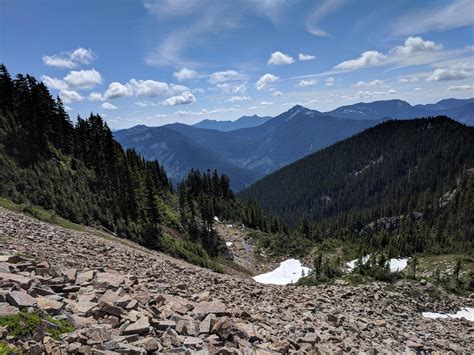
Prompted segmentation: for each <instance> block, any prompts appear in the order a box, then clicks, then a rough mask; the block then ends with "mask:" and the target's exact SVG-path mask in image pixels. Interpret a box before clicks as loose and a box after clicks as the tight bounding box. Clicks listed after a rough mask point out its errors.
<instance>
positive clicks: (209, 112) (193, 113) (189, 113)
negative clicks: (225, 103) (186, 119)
mask: <svg viewBox="0 0 474 355" xmlns="http://www.w3.org/2000/svg"><path fill="white" fill-rule="evenodd" d="M232 111H237V109H235V108H234V107H227V108H215V109H212V110H208V109H205V108H203V109H202V110H201V111H176V112H175V113H174V115H178V116H203V115H212V114H215V113H224V112H232Z"/></svg>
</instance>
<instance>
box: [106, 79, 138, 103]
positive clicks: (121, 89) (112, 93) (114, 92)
mask: <svg viewBox="0 0 474 355" xmlns="http://www.w3.org/2000/svg"><path fill="white" fill-rule="evenodd" d="M132 95H133V90H132V88H131V87H130V86H129V85H128V84H127V85H123V84H121V83H119V82H116V81H114V82H113V83H110V84H109V88H108V89H107V91H106V92H105V93H104V98H105V99H107V100H108V99H117V98H119V97H126V96H132Z"/></svg>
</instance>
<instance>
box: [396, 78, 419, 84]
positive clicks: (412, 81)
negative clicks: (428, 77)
mask: <svg viewBox="0 0 474 355" xmlns="http://www.w3.org/2000/svg"><path fill="white" fill-rule="evenodd" d="M418 80H420V78H418V77H417V76H404V77H401V78H399V79H398V82H399V83H416V82H417V81H418Z"/></svg>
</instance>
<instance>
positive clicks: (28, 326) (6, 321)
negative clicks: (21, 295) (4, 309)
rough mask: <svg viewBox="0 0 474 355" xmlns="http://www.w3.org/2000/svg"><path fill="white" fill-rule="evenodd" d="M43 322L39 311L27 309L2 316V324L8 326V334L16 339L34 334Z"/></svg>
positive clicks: (0, 320) (0, 323) (0, 318)
mask: <svg viewBox="0 0 474 355" xmlns="http://www.w3.org/2000/svg"><path fill="white" fill-rule="evenodd" d="M40 323H41V317H40V315H39V313H36V312H34V313H28V312H26V311H22V312H19V313H17V314H13V315H8V316H3V317H0V325H1V326H3V327H7V328H8V335H11V336H13V337H14V338H15V339H17V338H21V337H29V336H32V335H33V333H34V332H35V330H36V328H37V327H38V325H39V324H40Z"/></svg>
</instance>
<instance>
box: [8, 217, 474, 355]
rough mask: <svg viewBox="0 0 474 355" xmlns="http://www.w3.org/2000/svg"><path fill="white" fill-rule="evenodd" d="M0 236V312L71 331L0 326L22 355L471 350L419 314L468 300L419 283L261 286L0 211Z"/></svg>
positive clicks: (466, 328)
mask: <svg viewBox="0 0 474 355" xmlns="http://www.w3.org/2000/svg"><path fill="white" fill-rule="evenodd" d="M0 236H1V240H2V244H1V247H0V253H1V254H2V256H1V257H0V316H4V315H8V314H16V313H18V312H21V311H23V312H25V311H26V312H33V311H34V312H40V313H41V314H48V316H49V317H53V319H66V320H68V322H69V323H70V324H71V325H72V326H73V327H74V330H73V331H72V332H68V333H67V334H63V335H61V336H60V337H59V338H57V337H56V340H55V339H53V337H52V336H51V333H52V330H51V329H50V328H48V327H51V325H48V323H47V322H46V321H45V322H42V323H41V324H42V326H41V327H42V328H41V329H37V330H36V332H35V334H36V336H34V337H30V338H14V337H13V336H12V335H11V334H10V333H9V332H10V331H11V330H10V329H8V328H6V329H3V330H2V331H0V336H2V338H3V339H4V340H6V341H7V342H8V343H10V344H12V345H14V346H16V347H17V348H19V349H20V350H22V351H24V352H28V353H41V352H46V353H56V354H61V353H92V352H94V353H109V354H113V353H130V354H145V353H155V352H166V353H170V352H171V353H178V352H179V353H184V352H186V351H188V352H204V353H205V352H209V353H221V354H227V353H229V354H231V353H250V352H252V351H256V352H257V353H261V354H265V353H288V352H299V353H304V352H306V353H317V352H318V351H319V352H324V351H330V352H336V351H339V352H355V351H365V352H375V351H383V352H400V351H441V352H448V351H455V352H463V351H464V352H472V351H474V349H473V345H472V344H474V342H473V340H474V339H473V334H474V327H473V323H472V322H469V321H467V320H463V319H442V320H430V319H424V318H422V316H421V312H422V311H438V312H445V311H451V312H452V311H456V310H458V309H459V308H460V307H461V306H469V302H471V304H472V300H468V299H464V298H461V297H457V296H453V295H449V294H446V293H444V292H443V291H441V290H438V289H435V287H434V286H432V285H429V284H426V285H425V284H424V285H421V284H416V283H413V282H408V281H402V282H399V283H397V284H395V285H390V287H388V285H386V284H383V283H372V284H367V285H362V286H348V285H340V284H339V285H323V286H318V287H296V286H271V285H261V284H257V283H255V282H254V281H253V280H252V279H249V278H239V277H236V276H231V275H224V274H217V273H214V272H212V271H209V270H207V269H202V268H199V267H196V266H193V265H189V264H187V263H185V262H183V261H180V260H176V259H173V258H170V257H168V256H166V255H163V254H161V253H157V252H152V251H149V250H146V249H144V248H142V247H139V246H137V245H135V244H133V243H131V242H129V241H123V240H120V239H117V238H115V237H113V236H100V235H96V234H94V233H92V232H91V233H81V232H75V231H71V230H67V229H63V228H60V227H57V226H52V225H49V224H45V223H42V222H39V221H37V220H34V219H31V218H29V217H26V216H24V215H21V214H17V213H13V212H10V211H7V210H4V209H1V208H0ZM45 319H47V318H45Z"/></svg>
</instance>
